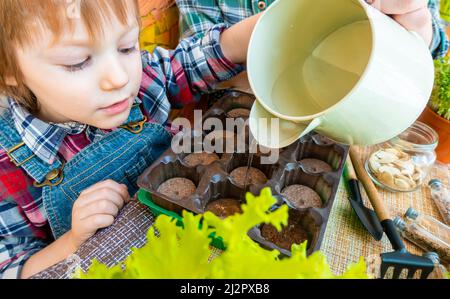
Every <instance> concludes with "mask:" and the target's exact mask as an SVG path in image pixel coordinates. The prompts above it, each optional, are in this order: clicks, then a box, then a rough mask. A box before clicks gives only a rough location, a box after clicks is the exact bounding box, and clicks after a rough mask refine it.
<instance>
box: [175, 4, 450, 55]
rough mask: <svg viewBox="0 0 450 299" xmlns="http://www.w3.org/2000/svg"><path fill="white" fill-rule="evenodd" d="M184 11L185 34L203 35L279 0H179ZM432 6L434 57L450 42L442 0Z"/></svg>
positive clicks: (443, 52) (182, 25)
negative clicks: (221, 24) (441, 7)
mask: <svg viewBox="0 0 450 299" xmlns="http://www.w3.org/2000/svg"><path fill="white" fill-rule="evenodd" d="M176 2H177V5H178V8H179V10H180V13H181V15H182V22H181V24H180V26H181V32H183V36H184V37H187V36H192V35H197V34H198V35H202V34H203V33H204V32H206V31H207V30H208V29H209V28H211V27H212V26H214V25H215V24H220V23H226V24H229V25H232V24H235V23H238V22H239V21H241V20H243V19H245V18H247V17H250V16H252V15H254V14H257V13H259V12H261V11H263V10H265V9H266V7H268V6H269V5H271V4H272V3H273V2H275V0H176ZM428 7H429V9H430V11H431V13H432V16H433V40H432V43H431V45H430V51H431V53H432V54H433V57H435V58H438V57H442V56H445V55H446V54H447V51H448V48H449V42H448V39H447V37H446V35H445V31H444V29H443V28H445V26H444V23H443V21H442V20H441V18H440V15H439V0H430V1H429V2H428Z"/></svg>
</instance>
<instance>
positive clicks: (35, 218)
mask: <svg viewBox="0 0 450 299" xmlns="http://www.w3.org/2000/svg"><path fill="white" fill-rule="evenodd" d="M32 184H33V181H32V180H31V179H30V178H29V177H28V176H27V175H26V174H25V173H24V172H23V170H22V169H20V168H17V167H16V166H15V165H14V164H12V163H11V162H10V161H9V159H8V156H7V155H6V153H5V152H4V151H0V278H17V277H19V276H20V271H21V269H22V267H23V265H24V263H25V262H26V260H27V259H28V258H29V257H30V256H31V255H33V254H34V253H36V252H37V251H39V250H41V249H42V248H44V247H45V245H46V240H47V239H48V235H49V228H48V224H47V220H46V219H45V217H44V214H43V212H42V211H43V207H42V200H41V198H40V196H39V195H38V194H37V192H36V190H35V189H32Z"/></svg>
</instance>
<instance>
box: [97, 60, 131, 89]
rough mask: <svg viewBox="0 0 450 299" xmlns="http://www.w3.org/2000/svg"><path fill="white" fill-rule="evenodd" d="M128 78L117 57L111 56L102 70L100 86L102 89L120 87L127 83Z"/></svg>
mask: <svg viewBox="0 0 450 299" xmlns="http://www.w3.org/2000/svg"><path fill="white" fill-rule="evenodd" d="M129 80H130V78H129V76H128V73H127V71H126V69H125V68H124V67H123V66H122V64H121V63H120V61H119V60H118V59H117V58H116V59H114V58H111V59H109V61H108V64H107V67H106V68H105V69H104V71H103V74H102V78H101V81H100V87H101V88H102V90H104V91H109V90H114V89H120V88H122V87H124V86H125V85H127V84H128V82H129Z"/></svg>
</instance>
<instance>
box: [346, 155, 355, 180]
mask: <svg viewBox="0 0 450 299" xmlns="http://www.w3.org/2000/svg"><path fill="white" fill-rule="evenodd" d="M345 167H346V171H347V172H346V173H347V180H358V177H357V176H356V172H355V168H354V167H353V163H352V159H350V156H348V157H347V162H346V165H345Z"/></svg>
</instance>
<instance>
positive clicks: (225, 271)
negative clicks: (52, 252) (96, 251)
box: [76, 188, 367, 279]
mask: <svg viewBox="0 0 450 299" xmlns="http://www.w3.org/2000/svg"><path fill="white" fill-rule="evenodd" d="M246 199H247V204H245V205H243V206H242V210H243V213H242V214H236V215H233V216H230V217H228V218H226V219H220V218H218V217H216V216H215V215H214V214H212V213H210V212H207V213H205V214H204V215H193V214H192V213H189V212H186V211H184V212H183V226H184V228H182V227H179V226H177V225H176V222H175V221H174V220H173V219H171V218H170V217H168V216H164V215H162V216H159V217H158V218H157V219H156V222H155V224H154V227H156V230H157V231H158V233H159V236H157V234H156V230H155V228H153V227H152V228H150V230H149V232H148V234H147V238H148V242H147V244H146V245H145V246H143V247H142V248H140V249H133V252H132V254H131V255H130V256H129V257H128V258H127V259H126V260H125V262H124V264H123V266H124V269H125V270H122V265H120V264H119V265H117V266H114V267H112V268H107V267H106V266H105V265H102V264H100V263H99V262H97V261H94V262H93V264H92V266H91V267H90V269H89V271H88V273H86V274H85V273H82V272H81V271H78V273H77V275H76V277H78V278H200V279H203V278H367V274H366V265H365V263H364V260H363V259H362V258H361V259H360V261H359V262H358V263H357V264H353V265H350V267H349V268H348V270H347V272H346V273H345V274H344V275H342V276H339V277H337V276H335V275H334V274H333V273H332V271H331V270H330V267H329V265H328V264H327V261H326V257H325V255H323V254H322V253H321V252H315V253H313V254H311V255H310V256H307V255H306V249H307V244H306V242H305V243H303V244H301V245H295V244H294V245H293V246H292V256H291V257H289V258H288V257H286V258H282V259H280V258H279V256H280V253H279V252H278V251H276V250H273V251H268V250H265V249H263V248H261V247H260V246H259V245H258V244H257V243H255V242H254V241H253V240H251V239H250V238H249V237H248V236H247V232H248V230H249V229H251V228H252V227H254V226H255V225H258V224H260V223H270V224H272V225H274V226H275V227H276V228H277V229H278V230H281V228H282V225H286V224H287V220H288V208H287V206H285V205H284V206H282V207H281V208H279V209H277V210H276V211H274V212H269V209H270V207H272V206H273V205H274V204H275V202H276V200H275V199H274V198H273V196H272V194H271V191H270V188H265V189H263V190H262V192H261V194H260V196H253V195H252V194H250V193H247V196H246ZM202 220H203V221H202ZM200 223H202V226H201V227H200V228H199V225H200ZM211 232H215V233H216V235H219V236H221V237H222V238H223V241H224V243H225V245H226V247H227V249H226V250H225V251H223V252H222V254H220V255H218V256H216V257H213V258H211V255H212V249H211V247H210V246H209V243H210V242H211V239H210V238H209V237H208V236H209V235H210V233H211ZM211 259H212V260H211Z"/></svg>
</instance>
